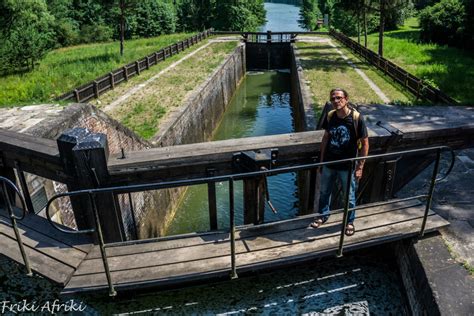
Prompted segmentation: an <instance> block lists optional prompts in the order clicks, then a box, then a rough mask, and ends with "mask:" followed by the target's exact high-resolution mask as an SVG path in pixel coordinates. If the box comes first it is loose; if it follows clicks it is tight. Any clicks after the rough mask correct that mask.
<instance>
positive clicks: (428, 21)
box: [420, 0, 466, 47]
mask: <svg viewBox="0 0 474 316" xmlns="http://www.w3.org/2000/svg"><path fill="white" fill-rule="evenodd" d="M465 20H466V12H465V8H464V5H463V4H462V3H461V2H460V1H459V0H441V2H438V3H437V4H435V5H433V6H431V7H426V8H425V9H424V10H422V11H421V13H420V27H421V33H420V39H421V40H422V41H424V42H433V43H438V44H441V45H450V46H458V47H463V46H464V43H463V39H464V23H465Z"/></svg>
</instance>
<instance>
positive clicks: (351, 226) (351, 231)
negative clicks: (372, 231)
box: [345, 223, 356, 236]
mask: <svg viewBox="0 0 474 316" xmlns="http://www.w3.org/2000/svg"><path fill="white" fill-rule="evenodd" d="M355 231H356V229H355V226H354V224H353V223H349V224H347V226H346V232H345V234H346V236H352V235H354V233H355Z"/></svg>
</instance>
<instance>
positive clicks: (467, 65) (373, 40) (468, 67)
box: [361, 18, 474, 105]
mask: <svg viewBox="0 0 474 316" xmlns="http://www.w3.org/2000/svg"><path fill="white" fill-rule="evenodd" d="M419 37H420V28H419V26H418V21H417V19H416V18H411V19H409V20H407V22H406V23H405V25H404V26H403V27H402V28H400V29H399V30H396V31H389V32H385V39H384V57H386V58H387V59H389V60H391V61H393V62H394V63H395V64H397V65H399V66H400V67H402V68H404V69H405V70H406V71H408V72H410V73H412V74H414V75H415V76H417V77H419V78H421V79H424V80H426V81H427V82H429V83H431V84H433V85H434V86H436V87H438V88H439V89H441V90H442V91H443V92H445V93H446V94H448V95H449V96H450V97H452V98H454V99H456V100H457V101H459V102H460V103H462V104H466V105H472V102H473V101H472V100H473V99H474V89H472V87H473V86H474V54H473V53H472V52H469V51H464V50H461V49H458V48H452V47H447V46H439V45H435V44H423V43H420V42H419ZM361 40H362V42H363V39H361ZM378 42H379V39H378V34H370V35H369V38H368V47H369V48H370V49H371V50H373V51H378Z"/></svg>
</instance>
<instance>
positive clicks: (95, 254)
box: [63, 201, 449, 294]
mask: <svg viewBox="0 0 474 316" xmlns="http://www.w3.org/2000/svg"><path fill="white" fill-rule="evenodd" d="M424 209H425V207H424V205H422V204H421V203H420V202H418V201H410V202H397V203H394V204H391V205H385V206H379V207H373V206H372V207H370V206H369V207H367V208H364V209H360V210H358V211H357V220H356V222H355V224H356V229H357V232H356V234H355V235H354V236H352V237H346V239H345V248H344V249H345V251H350V250H355V249H358V248H361V247H368V246H371V245H374V244H380V243H385V242H388V241H393V240H398V239H403V238H408V237H412V236H416V235H417V234H418V233H419V231H420V228H421V223H422V219H423V214H424ZM341 218H342V215H341V214H336V215H333V216H332V217H331V218H330V220H329V221H328V222H327V223H326V224H325V225H324V226H322V227H321V228H319V229H313V228H310V227H308V225H309V223H310V222H311V221H312V216H305V217H300V218H297V219H292V220H287V221H283V222H277V223H274V224H265V225H260V226H247V227H242V228H240V229H239V230H238V231H237V233H236V253H237V256H236V262H237V272H238V273H245V272H250V271H252V272H253V271H257V270H261V269H268V268H275V267H283V266H288V265H291V264H294V263H298V262H303V261H305V260H311V259H315V258H318V257H324V256H331V255H334V254H335V253H336V251H337V247H338V244H339V236H340V225H341ZM447 225H449V223H448V222H447V221H445V220H444V219H442V218H441V217H439V216H438V215H436V214H435V213H433V212H430V214H429V216H428V220H427V224H426V231H427V232H428V231H433V230H436V229H439V228H440V227H443V226H447ZM107 256H108V262H109V266H110V269H111V272H112V280H113V283H114V285H115V287H116V290H118V291H124V290H135V289H144V288H149V287H158V288H163V287H166V286H169V285H184V284H186V283H190V282H196V281H199V282H204V281H211V280H217V279H223V278H228V277H229V273H230V267H231V259H230V242H229V235H228V234H227V233H222V232H221V233H215V234H204V235H193V236H188V237H186V238H180V239H171V240H161V241H147V242H139V243H136V244H134V245H118V246H114V247H108V248H107ZM107 288H108V286H107V281H106V276H105V273H104V268H103V263H102V260H101V257H100V252H99V249H98V248H97V247H94V248H93V249H92V250H91V251H90V253H89V255H88V256H87V257H86V259H85V260H84V261H83V262H82V263H81V265H80V266H79V268H78V269H77V271H76V272H75V273H74V275H73V276H72V278H71V280H70V281H69V283H68V284H67V285H66V287H65V288H64V291H63V294H73V293H80V292H91V291H103V290H106V289H107Z"/></svg>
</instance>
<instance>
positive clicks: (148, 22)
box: [129, 0, 176, 37]
mask: <svg viewBox="0 0 474 316" xmlns="http://www.w3.org/2000/svg"><path fill="white" fill-rule="evenodd" d="M129 24H130V28H131V33H132V35H133V36H137V37H152V36H158V35H161V34H169V33H173V32H175V30H176V13H175V12H174V8H173V7H172V5H171V4H168V3H164V2H162V1H159V0H145V1H142V2H140V3H139V4H138V5H137V7H136V9H135V12H134V14H133V16H132V17H131V18H130V23H129Z"/></svg>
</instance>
